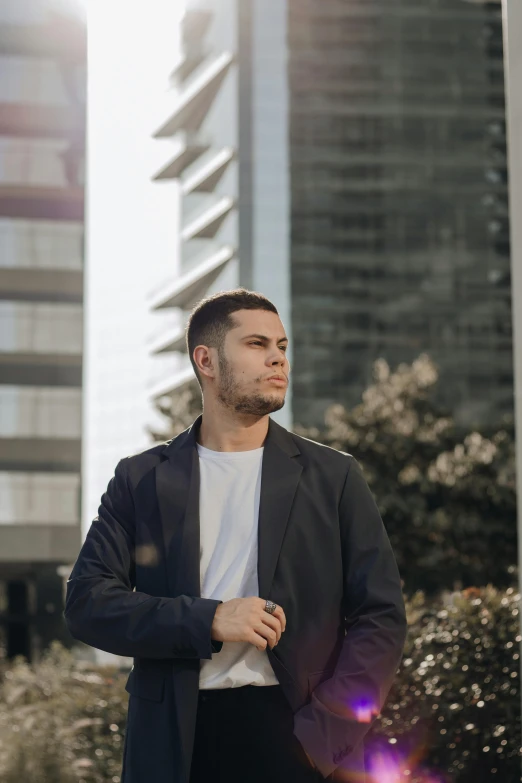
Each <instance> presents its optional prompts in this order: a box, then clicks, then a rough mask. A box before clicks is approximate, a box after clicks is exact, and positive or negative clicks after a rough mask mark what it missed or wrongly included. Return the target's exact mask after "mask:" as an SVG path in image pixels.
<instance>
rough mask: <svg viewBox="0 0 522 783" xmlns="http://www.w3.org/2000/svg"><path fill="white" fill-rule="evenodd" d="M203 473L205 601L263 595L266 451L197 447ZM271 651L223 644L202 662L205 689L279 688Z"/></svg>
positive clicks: (201, 684)
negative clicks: (260, 556) (260, 533)
mask: <svg viewBox="0 0 522 783" xmlns="http://www.w3.org/2000/svg"><path fill="white" fill-rule="evenodd" d="M197 449H198V453H199V470H200V496H199V518H200V574H201V597H202V598H217V599H220V600H221V601H228V600H230V599H231V598H246V597H248V596H251V595H256V596H258V595H259V583H258V578H257V549H258V548H257V529H258V516H259V498H260V492H261V468H262V460H263V447H261V448H259V449H252V450H250V451H227V452H220V451H213V450H212V449H207V448H206V447H205V446H201V445H200V444H199V443H198V444H197ZM278 683H279V680H278V679H277V677H276V675H275V673H274V670H273V669H272V666H271V664H270V661H269V660H268V656H267V653H266V650H258V649H257V647H256V646H255V645H254V644H251V643H250V642H223V647H222V648H221V650H220V652H219V653H214V654H213V655H212V658H211V659H210V660H209V659H206V658H205V659H201V667H200V675H199V687H200V688H201V689H205V688H237V687H239V686H240V685H250V684H251V685H277V684H278Z"/></svg>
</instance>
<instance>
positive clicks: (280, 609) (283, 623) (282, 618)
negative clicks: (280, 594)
mask: <svg viewBox="0 0 522 783" xmlns="http://www.w3.org/2000/svg"><path fill="white" fill-rule="evenodd" d="M260 602H261V608H262V609H263V611H264V612H266V609H265V606H266V601H265V599H264V598H260ZM266 614H268V615H270V616H271V617H277V618H278V620H279V622H280V623H281V626H282V629H283V631H284V630H285V629H286V615H285V613H284V611H283V607H282V606H279V604H276V608H275V609H274V611H273V612H266Z"/></svg>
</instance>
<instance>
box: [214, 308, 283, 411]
mask: <svg viewBox="0 0 522 783" xmlns="http://www.w3.org/2000/svg"><path fill="white" fill-rule="evenodd" d="M233 318H234V321H236V323H237V324H238V326H237V327H235V328H233V329H231V330H230V331H229V332H227V335H226V338H225V343H224V346H223V350H222V351H220V352H219V354H218V363H219V375H218V377H217V378H216V381H217V383H216V393H217V397H218V399H219V400H220V402H222V403H223V404H224V405H226V407H227V408H230V409H232V410H234V411H236V412H237V413H244V414H250V415H253V416H265V415H266V414H268V413H273V411H278V410H279V409H280V408H282V407H283V405H284V404H285V396H286V390H287V388H288V375H289V372H290V365H289V363H288V359H287V358H286V350H287V345H288V340H287V337H286V334H285V330H284V328H283V324H282V323H281V319H280V318H279V316H278V315H276V314H275V313H271V312H268V311H266V310H238V311H237V312H235V313H234V314H233ZM273 375H279V376H280V377H282V378H283V382H275V381H273V380H269V378H270V377H271V376H273Z"/></svg>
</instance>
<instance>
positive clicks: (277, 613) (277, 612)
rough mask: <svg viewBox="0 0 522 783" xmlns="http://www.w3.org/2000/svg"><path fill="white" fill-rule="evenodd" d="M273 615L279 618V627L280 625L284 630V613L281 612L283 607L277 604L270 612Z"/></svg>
mask: <svg viewBox="0 0 522 783" xmlns="http://www.w3.org/2000/svg"><path fill="white" fill-rule="evenodd" d="M274 615H275V617H277V618H278V619H279V622H280V623H281V627H282V629H283V631H284V630H285V628H286V615H285V613H284V612H283V607H282V606H279V605H278V606H277V609H275V610H274V612H273V614H272V617H273V616H274Z"/></svg>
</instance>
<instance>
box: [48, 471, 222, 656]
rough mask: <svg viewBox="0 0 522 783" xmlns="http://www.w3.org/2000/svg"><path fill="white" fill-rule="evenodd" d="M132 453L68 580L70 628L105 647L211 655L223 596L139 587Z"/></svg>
mask: <svg viewBox="0 0 522 783" xmlns="http://www.w3.org/2000/svg"><path fill="white" fill-rule="evenodd" d="M127 459H128V458H124V459H122V460H120V461H119V463H118V464H117V466H116V469H115V471H114V476H113V477H112V478H111V480H110V481H109V484H108V486H107V489H106V491H105V492H104V494H103V495H102V498H101V505H100V506H99V509H98V516H96V517H95V518H94V520H93V522H92V524H91V527H90V529H89V531H88V533H87V537H86V539H85V541H84V543H83V546H82V547H81V550H80V553H79V556H78V559H77V560H76V563H75V564H74V567H73V569H72V572H71V574H70V577H69V579H68V581H67V591H66V599H65V610H64V615H63V616H64V619H65V623H66V625H67V628H68V629H69V632H70V633H71V635H72V636H73V637H74V638H75V639H78V640H79V641H82V642H85V643H86V644H89V645H91V646H92V647H96V648H98V649H100V650H105V651H106V652H110V653H114V654H116V655H123V656H128V657H144V658H211V657H212V653H213V652H219V651H220V649H221V647H222V645H223V643H222V642H218V641H214V640H212V639H211V635H210V634H211V627H212V622H213V619H214V614H215V611H216V609H217V606H218V604H220V603H222V602H221V601H219V600H214V599H207V598H199V597H192V596H187V595H180V596H176V597H175V598H167V597H158V596H151V595H148V594H147V593H142V592H138V591H136V590H134V588H135V584H136V580H135V546H134V543H135V537H134V530H135V525H134V503H133V498H132V494H131V491H130V488H129V486H128V481H127Z"/></svg>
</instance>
